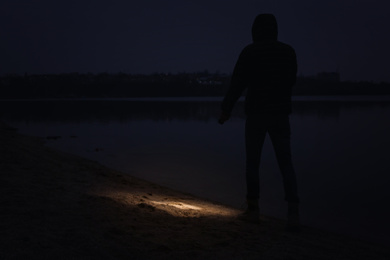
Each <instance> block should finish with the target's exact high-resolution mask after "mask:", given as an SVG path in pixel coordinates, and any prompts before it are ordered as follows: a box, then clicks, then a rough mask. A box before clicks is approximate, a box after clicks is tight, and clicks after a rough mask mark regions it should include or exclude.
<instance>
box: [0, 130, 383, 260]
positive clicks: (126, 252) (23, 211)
mask: <svg viewBox="0 0 390 260" xmlns="http://www.w3.org/2000/svg"><path fill="white" fill-rule="evenodd" d="M0 205H1V209H0V232H1V238H0V259H390V251H389V250H388V249H387V248H386V247H385V246H382V245H377V244H373V243H369V242H366V241H363V240H358V239H354V238H350V237H347V236H343V235H338V234H334V233H330V232H326V231H323V230H318V229H314V228H309V227H303V229H302V232H300V233H287V232H285V231H284V224H285V223H284V221H282V220H279V219H275V218H272V217H267V216H262V217H261V223H260V224H257V225H256V224H250V223H245V222H242V221H239V220H237V219H236V216H237V214H239V213H240V211H239V210H238V209H234V208H230V207H227V206H224V205H221V204H219V203H217V202H211V201H207V200H204V199H200V198H197V197H194V196H192V195H190V194H186V193H183V192H178V191H174V190H171V189H168V188H165V187H162V186H159V185H157V184H154V183H150V182H147V181H143V180H141V179H137V178H134V177H132V176H129V175H127V174H124V173H121V172H118V171H115V170H112V169H109V168H106V167H104V166H102V165H100V164H98V163H97V162H94V161H90V160H87V159H84V158H80V157H77V156H75V155H71V154H66V153H63V152H60V151H56V150H53V149H50V148H48V147H46V146H45V145H44V140H43V139H40V138H37V137H31V136H23V135H20V134H18V133H17V131H16V129H13V128H11V127H9V126H7V125H5V124H4V123H1V122H0Z"/></svg>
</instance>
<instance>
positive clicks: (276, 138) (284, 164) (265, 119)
mask: <svg viewBox="0 0 390 260" xmlns="http://www.w3.org/2000/svg"><path fill="white" fill-rule="evenodd" d="M267 133H268V134H269V136H270V138H271V142H272V145H273V147H274V150H275V155H276V160H277V162H278V165H279V169H280V172H281V173H282V176H283V187H284V192H285V199H286V201H288V202H299V198H298V194H297V181H296V176H295V172H294V168H293V165H292V161H291V145H290V135H291V130H290V120H289V116H288V115H268V114H265V115H250V116H248V117H247V120H246V125H245V145H246V183H247V199H255V200H256V199H259V193H260V186H259V184H260V183H259V181H260V180H259V167H260V157H261V150H262V148H263V144H264V140H265V136H266V134H267Z"/></svg>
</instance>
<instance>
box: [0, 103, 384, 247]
mask: <svg viewBox="0 0 390 260" xmlns="http://www.w3.org/2000/svg"><path fill="white" fill-rule="evenodd" d="M219 105H220V103H219V102H215V101H213V99H209V100H206V99H203V100H199V99H173V100H172V99H171V100H169V99H166V100H120V101H118V100H116V101H115V100H73V101H53V100H52V101H0V111H1V112H0V118H2V119H3V120H5V121H6V122H8V123H9V124H11V125H13V126H15V127H17V128H19V132H21V133H26V134H31V135H36V136H42V137H48V136H60V137H61V138H59V139H56V140H47V145H48V146H51V147H55V148H57V149H61V150H64V151H67V152H71V153H75V154H78V155H81V156H84V157H87V158H90V159H93V160H97V161H99V162H101V163H103V164H105V165H107V166H109V167H112V168H115V169H118V170H121V171H123V172H125V173H128V174H131V175H133V176H137V177H140V178H143V179H146V180H150V181H153V182H155V183H159V184H162V185H165V186H169V187H172V188H175V189H178V190H181V191H185V192H189V193H192V194H195V195H197V196H200V197H204V198H208V199H212V200H214V201H219V202H223V203H225V204H228V205H232V206H235V207H240V206H242V204H243V203H244V202H245V183H244V175H243V174H244V160H245V157H244V156H245V154H244V134H243V132H244V120H245V117H244V115H243V103H239V104H238V105H237V106H236V108H235V114H234V115H233V118H232V119H231V120H230V121H228V122H227V123H226V124H225V125H223V126H221V125H218V124H217V117H218V115H219ZM293 111H294V112H293V114H292V115H291V125H292V149H293V161H294V166H295V168H296V172H297V175H298V185H299V189H300V196H301V200H302V222H303V224H306V225H309V226H315V227H320V228H325V229H327V230H332V231H336V232H339V233H344V234H350V235H353V236H356V237H362V238H366V239H370V240H372V241H379V242H383V243H386V244H389V242H388V241H390V236H389V233H390V227H389V219H390V211H389V206H388V204H389V201H390V190H389V188H388V186H389V184H390V177H389V173H390V164H389V160H390V149H389V147H390V135H389V133H390V99H387V100H386V99H381V100H380V99H378V98H370V99H364V98H363V99H362V98H350V99H344V98H333V99H327V98H325V99H324V98H321V99H314V98H296V100H295V102H294V104H293ZM261 189H262V190H261V196H262V197H261V211H262V213H264V214H267V215H272V216H276V217H280V218H284V217H285V206H286V204H285V202H284V201H283V190H282V184H281V177H280V173H279V171H278V168H277V165H276V160H275V157H274V153H273V149H272V146H271V144H270V141H269V139H268V138H267V140H266V143H265V147H264V150H263V156H262V163H261Z"/></svg>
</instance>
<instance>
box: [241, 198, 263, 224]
mask: <svg viewBox="0 0 390 260" xmlns="http://www.w3.org/2000/svg"><path fill="white" fill-rule="evenodd" d="M237 219H238V220H241V221H244V222H248V223H253V224H258V223H260V210H259V202H258V200H247V209H246V210H245V211H244V212H243V213H241V214H240V215H238V217H237Z"/></svg>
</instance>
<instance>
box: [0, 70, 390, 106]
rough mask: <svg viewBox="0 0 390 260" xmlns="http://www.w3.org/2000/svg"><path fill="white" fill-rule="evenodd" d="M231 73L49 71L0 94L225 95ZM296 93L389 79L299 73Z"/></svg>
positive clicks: (383, 89) (383, 86)
mask: <svg viewBox="0 0 390 260" xmlns="http://www.w3.org/2000/svg"><path fill="white" fill-rule="evenodd" d="M229 83H230V75H227V74H220V73H214V74H212V73H209V72H207V71H204V72H199V73H178V74H162V73H155V74H151V75H142V74H126V73H117V74H108V73H99V74H92V73H87V74H80V73H68V74H48V75H24V76H20V75H7V76H3V77H0V98H2V99H14V98H23V99H24V98H129V97H185V96H195V97H202V96H223V95H224V94H225V93H226V91H227V89H228V87H229ZM293 94H294V95H390V84H389V83H384V82H382V83H373V82H342V81H340V78H339V75H338V74H335V73H320V74H318V75H317V76H316V77H298V79H297V84H296V85H295V86H294V90H293Z"/></svg>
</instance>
